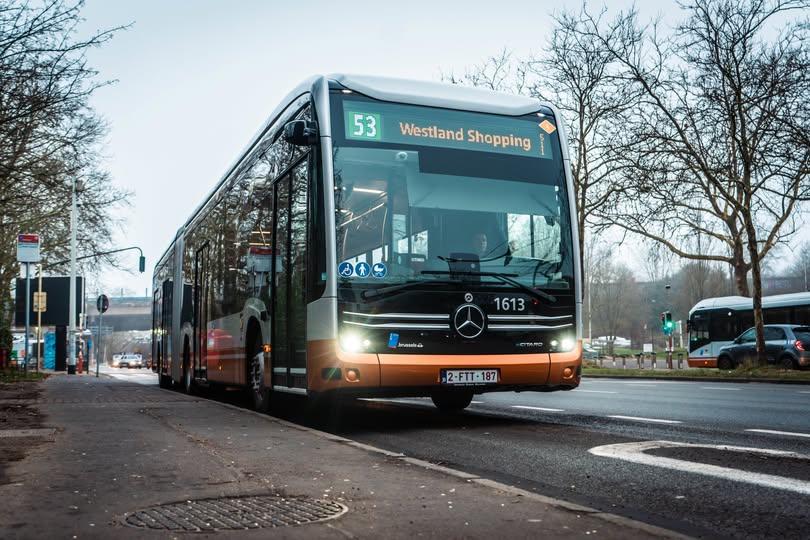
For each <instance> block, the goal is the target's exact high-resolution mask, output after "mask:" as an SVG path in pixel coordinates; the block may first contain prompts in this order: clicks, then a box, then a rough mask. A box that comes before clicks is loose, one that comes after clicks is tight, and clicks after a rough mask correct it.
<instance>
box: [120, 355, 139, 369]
mask: <svg viewBox="0 0 810 540" xmlns="http://www.w3.org/2000/svg"><path fill="white" fill-rule="evenodd" d="M113 362H115V360H113ZM118 367H128V368H139V369H140V368H142V367H143V356H142V355H141V354H140V353H127V354H124V355H122V356H121V359H120V360H119V361H118Z"/></svg>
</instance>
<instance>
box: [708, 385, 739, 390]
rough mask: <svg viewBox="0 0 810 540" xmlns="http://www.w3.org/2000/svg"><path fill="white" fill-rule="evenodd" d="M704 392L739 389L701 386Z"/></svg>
mask: <svg viewBox="0 0 810 540" xmlns="http://www.w3.org/2000/svg"><path fill="white" fill-rule="evenodd" d="M700 388H701V389H703V390H739V388H723V387H722V386H701V387H700Z"/></svg>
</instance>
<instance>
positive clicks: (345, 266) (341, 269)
mask: <svg viewBox="0 0 810 540" xmlns="http://www.w3.org/2000/svg"><path fill="white" fill-rule="evenodd" d="M338 274H340V275H341V276H342V277H352V275H353V274H354V266H352V263H350V262H342V263H340V264H339V265H338Z"/></svg>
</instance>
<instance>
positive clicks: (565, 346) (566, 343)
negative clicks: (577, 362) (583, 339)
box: [550, 338, 574, 352]
mask: <svg viewBox="0 0 810 540" xmlns="http://www.w3.org/2000/svg"><path fill="white" fill-rule="evenodd" d="M550 345H551V350H552V351H557V352H568V351H570V350H571V349H573V348H574V340H573V339H571V338H562V339H561V340H556V339H552V340H551V343H550Z"/></svg>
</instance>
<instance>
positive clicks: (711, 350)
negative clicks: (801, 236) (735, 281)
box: [688, 292, 810, 367]
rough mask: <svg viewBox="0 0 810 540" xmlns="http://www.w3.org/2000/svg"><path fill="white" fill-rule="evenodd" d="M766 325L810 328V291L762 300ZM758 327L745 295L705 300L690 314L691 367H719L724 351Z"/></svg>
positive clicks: (765, 297) (748, 299)
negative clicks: (741, 336)
mask: <svg viewBox="0 0 810 540" xmlns="http://www.w3.org/2000/svg"><path fill="white" fill-rule="evenodd" d="M762 316H763V318H764V320H765V324H802V325H810V292H802V293H792V294H779V295H774V296H763V297H762ZM753 326H754V304H753V300H752V299H751V298H748V297H745V296H725V297H719V298H706V299H705V300H701V301H700V302H698V303H697V304H695V306H694V307H693V308H692V309H691V310H690V311H689V323H688V329H689V367H717V357H718V356H719V355H720V349H721V348H723V347H725V346H726V345H729V344H731V342H732V341H733V340H734V338H736V337H737V336H739V335H740V334H742V333H743V332H745V331H746V330H748V329H749V328H751V327H753Z"/></svg>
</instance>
